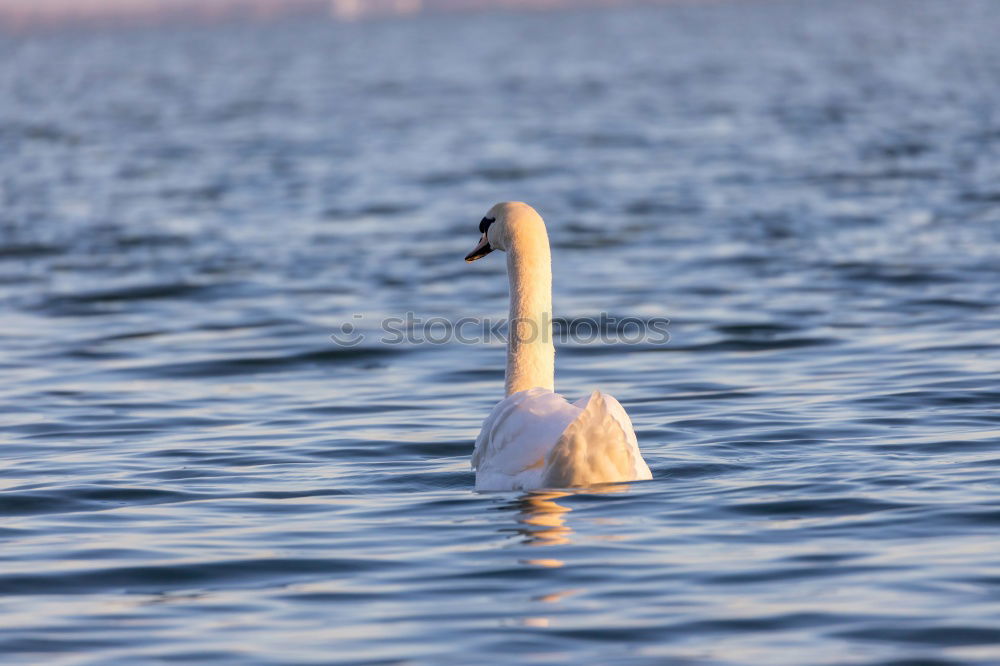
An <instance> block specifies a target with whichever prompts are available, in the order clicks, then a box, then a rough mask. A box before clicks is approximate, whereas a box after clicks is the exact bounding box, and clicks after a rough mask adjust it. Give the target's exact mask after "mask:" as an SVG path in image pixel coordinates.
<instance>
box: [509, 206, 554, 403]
mask: <svg viewBox="0 0 1000 666" xmlns="http://www.w3.org/2000/svg"><path fill="white" fill-rule="evenodd" d="M536 217H537V216H536ZM524 222H525V223H522V224H519V225H517V226H516V228H515V229H513V230H512V233H511V238H510V244H509V247H508V249H507V276H508V278H509V279H510V323H509V328H508V340H507V381H506V390H507V395H511V394H512V393H517V392H518V391H524V390H526V389H530V388H535V387H541V388H545V389H548V390H550V391H552V390H554V386H555V347H553V345H552V259H551V256H550V254H549V237H548V234H547V233H545V224H544V223H543V222H542V219H541V218H540V217H537V223H536V220H531V221H530V222H529V221H527V220H525V221H524Z"/></svg>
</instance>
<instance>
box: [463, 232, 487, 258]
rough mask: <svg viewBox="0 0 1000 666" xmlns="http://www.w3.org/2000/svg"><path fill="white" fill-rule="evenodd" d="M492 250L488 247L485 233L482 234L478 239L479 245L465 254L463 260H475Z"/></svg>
mask: <svg viewBox="0 0 1000 666" xmlns="http://www.w3.org/2000/svg"><path fill="white" fill-rule="evenodd" d="M492 251H493V248H492V247H490V241H489V239H488V238H486V234H483V237H482V238H480V239H479V245H477V246H476V249H475V250H473V251H472V252H470V253H469V254H467V255H465V260H466V261H475V260H476V259H482V258H483V257H485V256H486V255H488V254H489V253H490V252H492Z"/></svg>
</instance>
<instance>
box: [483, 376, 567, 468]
mask: <svg viewBox="0 0 1000 666" xmlns="http://www.w3.org/2000/svg"><path fill="white" fill-rule="evenodd" d="M579 413H580V409H579V408H577V407H574V406H573V405H571V404H569V402H567V401H566V399H565V398H564V397H562V396H561V395H559V394H558V393H553V392H552V391H547V390H545V389H541V388H534V389H529V390H527V391H521V392H519V393H515V394H513V395H510V396H507V397H506V398H505V399H504V400H502V401H501V402H500V403H499V404H497V406H496V407H494V408H493V411H492V412H491V413H490V415H489V416H488V417H486V420H485V421H484V422H483V428H482V430H481V431H480V432H479V437H477V438H476V449H475V451H474V452H473V454H472V468H473V469H474V470H476V471H477V472H478V473H479V474H484V473H485V474H489V475H503V476H516V475H517V474H520V473H522V472H524V471H526V470H528V469H531V468H533V467H535V466H537V465H540V464H541V463H542V462H543V461H544V460H545V456H546V454H548V452H549V451H550V450H551V449H552V447H553V446H554V445H555V443H556V442H557V441H558V440H559V436H560V435H561V434H562V432H563V430H565V429H566V426H567V425H569V424H570V423H571V422H572V421H573V419H574V418H576V416H577V415H578V414H579Z"/></svg>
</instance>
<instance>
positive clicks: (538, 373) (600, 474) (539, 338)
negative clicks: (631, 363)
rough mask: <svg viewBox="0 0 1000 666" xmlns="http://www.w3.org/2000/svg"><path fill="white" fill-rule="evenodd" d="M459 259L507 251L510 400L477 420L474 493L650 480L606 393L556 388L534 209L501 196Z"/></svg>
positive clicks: (545, 270) (544, 245) (547, 283)
mask: <svg viewBox="0 0 1000 666" xmlns="http://www.w3.org/2000/svg"><path fill="white" fill-rule="evenodd" d="M479 231H480V232H482V234H483V235H482V238H481V239H480V240H479V245H477V246H476V248H475V249H474V250H473V251H472V252H470V253H469V255H468V256H467V257H466V258H465V260H466V261H475V260H476V259H479V258H481V257H484V256H486V255H487V254H489V253H490V252H492V251H493V250H504V251H506V252H507V275H508V277H509V279H510V318H509V327H508V339H507V378H506V389H507V397H506V398H504V399H503V400H501V401H500V403H499V404H497V406H496V407H494V408H493V411H492V412H491V413H490V415H489V416H488V417H487V418H486V420H485V421H484V422H483V429H482V430H481V431H480V433H479V437H477V438H476V448H475V451H474V452H473V454H472V468H473V469H474V470H476V490H530V489H536V488H565V487H569V486H585V485H590V484H594V483H609V482H615V481H638V480H642V479H651V478H653V477H652V474H651V473H650V471H649V467H648V466H647V465H646V461H644V460H643V459H642V454H641V453H640V452H639V444H638V442H637V441H636V438H635V431H634V430H633V429H632V422H631V420H629V417H628V414H626V413H625V410H624V409H623V408H622V406H621V404H619V402H618V401H617V400H615V399H614V398H612V397H611V396H610V395H605V394H603V393H601V392H599V391H594V392H593V393H592V394H590V396H588V397H586V398H582V399H580V400H578V401H577V402H575V403H570V402H569V401H568V400H566V398H564V397H563V396H561V395H559V394H558V393H554V392H553V385H554V380H555V378H554V364H555V348H554V347H553V345H552V262H551V259H550V255H549V237H548V234H547V233H546V232H545V222H543V221H542V218H541V216H540V215H539V214H538V213H537V212H535V209H534V208H532V207H531V206H529V205H527V204H524V203H520V202H507V203H499V204H497V205H496V206H493V208H491V209H490V212H489V213H487V214H486V217H484V218H483V220H482V222H480V223H479Z"/></svg>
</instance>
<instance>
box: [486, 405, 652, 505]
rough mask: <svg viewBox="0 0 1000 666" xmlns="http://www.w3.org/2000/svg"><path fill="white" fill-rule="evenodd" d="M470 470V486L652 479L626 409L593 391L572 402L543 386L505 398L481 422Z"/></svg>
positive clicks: (552, 485) (528, 486) (522, 486)
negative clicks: (472, 478) (473, 474)
mask: <svg viewBox="0 0 1000 666" xmlns="http://www.w3.org/2000/svg"><path fill="white" fill-rule="evenodd" d="M472 468H473V469H474V470H476V489H477V490H530V489H534V488H562V487H569V486H583V485H590V484H595V483H607V482H614V481H635V480H640V479H649V478H652V475H651V474H650V472H649V468H648V467H647V466H646V463H645V462H644V461H643V459H642V455H641V454H640V453H639V447H638V444H637V442H636V437H635V432H634V431H633V429H632V423H631V421H630V420H629V418H628V414H626V413H625V410H624V409H623V408H622V406H621V404H620V403H619V402H618V401H617V400H615V399H614V398H613V397H611V396H609V395H604V394H602V393H600V392H598V391H595V392H594V393H592V394H591V395H590V396H588V397H586V398H583V399H581V400H578V401H577V402H576V403H574V404H570V403H569V402H568V401H567V400H566V398H564V397H563V396H561V395H559V394H558V393H553V392H552V391H549V390H547V389H543V388H533V389H528V390H526V391H520V392H518V393H514V394H512V395H510V396H508V397H507V398H505V399H504V400H502V401H501V402H500V403H498V404H497V405H496V407H494V408H493V411H492V412H491V413H490V415H489V416H488V417H487V418H486V420H485V421H484V422H483V428H482V430H481V431H480V433H479V437H478V438H477V439H476V448H475V451H474V452H473V454H472Z"/></svg>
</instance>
